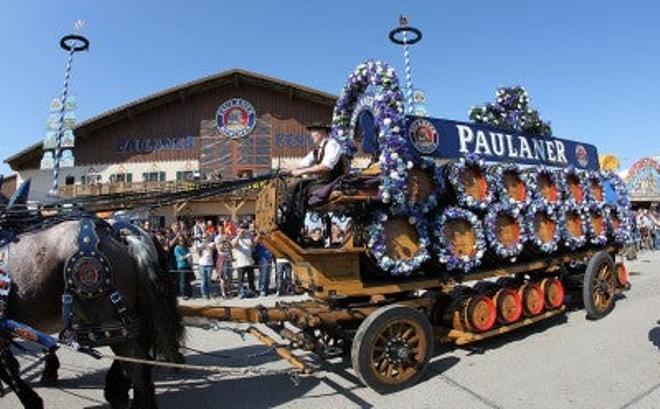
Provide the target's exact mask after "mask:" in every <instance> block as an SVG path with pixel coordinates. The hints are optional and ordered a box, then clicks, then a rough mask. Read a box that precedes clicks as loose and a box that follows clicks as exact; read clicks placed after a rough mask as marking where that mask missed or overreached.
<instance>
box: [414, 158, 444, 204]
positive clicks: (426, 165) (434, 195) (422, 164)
mask: <svg viewBox="0 0 660 409" xmlns="http://www.w3.org/2000/svg"><path fill="white" fill-rule="evenodd" d="M415 163H416V167H418V168H419V169H422V170H424V171H425V172H428V173H430V174H431V175H432V177H433V184H434V188H433V192H431V194H430V195H429V196H428V197H427V198H426V200H424V201H422V202H420V203H417V204H414V205H413V204H411V205H410V214H411V215H414V216H421V215H424V214H427V213H429V212H430V211H432V210H435V209H436V208H437V207H438V203H439V201H440V198H442V197H443V196H444V194H445V193H446V191H447V182H446V179H445V167H444V166H443V165H439V164H437V163H436V162H435V161H434V160H433V159H431V158H427V157H421V156H420V157H418V158H417V159H416V161H415Z"/></svg>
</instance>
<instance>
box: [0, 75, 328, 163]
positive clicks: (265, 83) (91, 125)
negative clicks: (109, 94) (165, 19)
mask: <svg viewBox="0 0 660 409" xmlns="http://www.w3.org/2000/svg"><path fill="white" fill-rule="evenodd" d="M232 83H234V84H238V83H247V84H251V85H257V86H262V87H265V88H270V89H276V90H280V91H282V92H286V93H288V94H289V95H290V96H291V97H298V98H303V99H308V100H311V101H314V102H317V103H320V104H325V105H330V106H332V105H334V104H335V102H336V100H337V96H336V95H333V94H330V93H327V92H323V91H319V90H316V89H313V88H309V87H306V86H303V85H299V84H295V83H292V82H288V81H284V80H281V79H278V78H274V77H269V76H267V75H263V74H258V73H255V72H251V71H247V70H242V69H238V68H234V69H230V70H227V71H223V72H220V73H217V74H214V75H209V76H206V77H202V78H200V79H197V80H194V81H190V82H186V83H183V84H179V85H176V86H174V87H171V88H167V89H165V90H163V91H160V92H156V93H154V94H150V95H147V96H145V97H142V98H138V99H136V100H134V101H131V102H128V103H126V104H122V105H119V106H117V107H115V108H112V109H110V110H108V111H105V112H102V113H100V114H98V115H95V116H93V117H91V118H89V119H87V120H85V121H83V122H81V123H79V124H78V125H76V128H75V131H76V133H77V135H76V136H77V137H83V138H84V136H85V133H87V132H89V131H92V130H95V129H99V128H102V127H104V126H107V125H109V124H111V123H113V122H117V121H119V120H121V119H123V118H126V117H127V116H128V117H131V116H133V115H136V114H138V113H140V112H144V111H147V110H149V109H152V108H155V107H157V106H160V105H163V104H166V103H168V102H171V101H174V100H177V99H179V100H181V99H184V98H185V97H186V96H188V95H192V94H197V93H200V92H203V91H206V90H208V89H211V88H216V87H219V86H222V85H225V84H232ZM42 145H43V142H41V141H40V142H37V143H34V144H32V145H30V146H28V147H27V148H25V149H23V150H21V151H20V152H17V153H15V154H14V155H12V156H10V157H8V158H7V159H5V160H4V162H5V163H8V164H9V165H10V166H11V168H12V169H16V168H17V167H18V166H20V164H21V163H23V162H25V161H28V160H30V159H33V158H35V157H39V156H41V151H42Z"/></svg>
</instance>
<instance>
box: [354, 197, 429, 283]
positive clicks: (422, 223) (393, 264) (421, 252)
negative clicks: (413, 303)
mask: <svg viewBox="0 0 660 409" xmlns="http://www.w3.org/2000/svg"><path fill="white" fill-rule="evenodd" d="M388 218H389V216H388V214H387V213H385V212H384V211H382V210H376V211H375V213H374V215H373V219H372V222H371V223H370V224H369V225H367V227H366V231H367V235H368V237H369V240H367V248H368V250H369V252H370V254H371V256H372V257H373V259H374V260H375V261H376V263H377V264H378V266H379V267H380V268H381V269H383V270H384V271H387V272H388V273H390V274H391V275H393V276H408V275H410V274H411V273H412V272H413V271H415V270H417V269H418V268H419V267H420V266H421V265H422V263H424V262H425V261H427V260H428V259H429V258H430V257H431V255H430V253H429V248H430V245H431V240H430V238H429V233H428V223H427V222H426V220H425V219H424V218H423V217H422V218H416V217H414V216H411V217H409V218H408V222H409V223H410V224H411V225H413V226H415V228H416V229H417V234H419V249H418V250H417V253H416V254H415V255H414V256H413V257H412V258H411V259H409V260H397V259H394V258H392V257H390V256H388V255H387V237H386V236H385V227H384V223H385V222H386V221H387V219H388Z"/></svg>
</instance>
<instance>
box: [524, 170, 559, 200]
mask: <svg viewBox="0 0 660 409" xmlns="http://www.w3.org/2000/svg"><path fill="white" fill-rule="evenodd" d="M542 176H545V177H548V178H549V179H550V181H551V182H552V183H553V184H554V185H555V188H556V190H557V197H556V198H555V201H550V200H548V199H546V198H545V197H544V196H543V194H542V193H541V190H540V186H539V178H541V177H542ZM526 179H527V187H528V189H529V190H530V193H531V195H532V200H534V201H541V202H543V203H545V204H546V205H548V206H554V205H556V204H557V203H559V202H560V201H561V198H562V191H563V188H562V186H563V174H562V173H561V172H556V171H554V170H553V169H551V168H549V167H547V166H544V165H539V166H536V167H532V168H529V169H527V172H526Z"/></svg>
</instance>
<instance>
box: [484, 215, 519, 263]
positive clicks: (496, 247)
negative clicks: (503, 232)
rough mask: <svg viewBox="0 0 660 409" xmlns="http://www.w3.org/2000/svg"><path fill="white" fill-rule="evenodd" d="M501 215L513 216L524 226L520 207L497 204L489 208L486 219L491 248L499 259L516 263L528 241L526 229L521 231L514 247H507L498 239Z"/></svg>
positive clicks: (487, 236) (487, 235) (485, 224)
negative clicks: (498, 224) (499, 216)
mask: <svg viewBox="0 0 660 409" xmlns="http://www.w3.org/2000/svg"><path fill="white" fill-rule="evenodd" d="M500 213H505V214H506V215H508V216H511V217H512V218H513V219H515V221H516V222H517V223H518V225H519V226H521V227H522V226H523V218H522V215H521V212H520V207H519V206H516V205H512V204H509V203H504V202H502V203H495V204H494V205H492V206H490V207H489V208H488V213H486V217H485V218H484V226H485V228H486V239H487V240H488V245H489V247H490V248H491V249H492V250H493V252H495V254H496V255H497V256H498V257H501V258H503V259H509V260H510V261H511V262H514V261H516V258H517V257H518V255H520V253H521V252H522V250H523V247H524V245H525V241H526V240H527V238H526V234H525V231H524V229H521V232H520V237H519V239H518V241H517V242H516V243H515V244H514V245H513V246H509V247H507V246H505V245H504V244H503V243H502V242H500V241H499V239H498V238H497V231H496V230H497V225H496V223H497V216H498V215H499V214H500Z"/></svg>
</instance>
